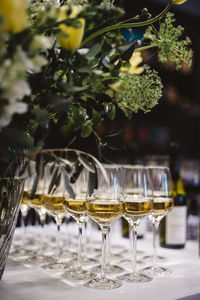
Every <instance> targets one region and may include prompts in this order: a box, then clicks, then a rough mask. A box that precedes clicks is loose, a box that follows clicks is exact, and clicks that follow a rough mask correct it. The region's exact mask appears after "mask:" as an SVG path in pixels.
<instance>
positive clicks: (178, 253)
mask: <svg viewBox="0 0 200 300" xmlns="http://www.w3.org/2000/svg"><path fill="white" fill-rule="evenodd" d="M118 242H119V240H118ZM121 243H122V244H123V243H127V241H125V239H122V238H121ZM127 245H128V244H127ZM138 248H139V249H143V250H145V252H147V251H149V252H151V251H152V245H151V235H150V234H149V235H148V236H147V238H146V239H143V240H139V241H138ZM159 254H161V255H163V256H166V257H167V259H168V260H167V266H168V267H169V268H170V269H171V270H172V274H170V275H165V276H162V277H157V278H154V279H153V281H151V282H148V283H137V284H132V283H125V282H123V284H122V286H121V287H120V288H118V289H115V290H108V291H101V290H94V289H91V288H87V287H85V286H83V285H80V284H74V283H73V284H66V283H65V282H63V281H62V280H60V279H58V278H55V277H53V276H52V275H50V274H49V273H48V272H47V271H44V270H42V269H40V268H36V267H34V268H33V267H32V268H28V267H25V266H24V265H23V264H22V263H20V262H14V261H12V260H10V259H8V262H7V266H6V269H5V273H4V276H3V279H2V280H1V281H0V300H67V299H70V300H84V299H85V300H86V299H87V300H102V299H103V300H111V299H113V300H122V299H124V300H125V299H126V300H134V299H136V300H143V299H147V300H175V299H181V300H183V299H184V300H186V299H187V300H199V299H200V257H199V255H198V243H197V241H188V242H187V246H186V248H185V249H182V250H171V249H164V248H159Z"/></svg>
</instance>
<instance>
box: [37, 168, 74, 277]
mask: <svg viewBox="0 0 200 300" xmlns="http://www.w3.org/2000/svg"><path fill="white" fill-rule="evenodd" d="M51 170H54V173H55V172H57V178H59V181H60V184H59V185H58V184H57V185H56V186H53V184H52V178H53V177H52V176H53V175H52V174H51V173H53V171H51ZM57 170H59V171H57ZM51 175H52V176H51ZM43 205H44V208H45V209H46V210H47V212H48V214H50V215H51V216H53V218H54V220H55V222H56V226H57V234H56V255H55V261H53V262H50V263H47V264H44V265H43V266H42V267H43V268H46V269H51V270H56V271H58V272H60V271H63V270H64V269H67V268H68V267H69V258H70V256H68V257H67V258H66V259H67V260H68V262H66V261H64V260H63V259H62V260H61V232H60V227H61V224H62V220H63V218H64V217H65V214H66V212H65V208H64V178H63V172H62V168H61V167H60V166H59V165H56V164H55V163H48V164H47V166H46V168H45V182H44V195H43Z"/></svg>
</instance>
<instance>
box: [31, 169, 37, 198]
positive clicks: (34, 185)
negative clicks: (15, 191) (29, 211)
mask: <svg viewBox="0 0 200 300" xmlns="http://www.w3.org/2000/svg"><path fill="white" fill-rule="evenodd" d="M38 182H39V175H38V174H37V175H36V176H35V178H34V180H33V186H32V189H31V192H30V199H33V198H34V195H35V192H36V191H37V186H38Z"/></svg>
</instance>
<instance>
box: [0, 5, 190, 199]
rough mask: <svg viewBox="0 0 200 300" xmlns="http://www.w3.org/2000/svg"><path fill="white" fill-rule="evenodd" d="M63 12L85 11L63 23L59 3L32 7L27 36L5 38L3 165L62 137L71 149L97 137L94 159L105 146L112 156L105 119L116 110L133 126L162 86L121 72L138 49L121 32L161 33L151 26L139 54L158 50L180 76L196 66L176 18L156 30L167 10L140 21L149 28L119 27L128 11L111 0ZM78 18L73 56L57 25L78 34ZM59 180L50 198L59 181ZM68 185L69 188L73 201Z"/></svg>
mask: <svg viewBox="0 0 200 300" xmlns="http://www.w3.org/2000/svg"><path fill="white" fill-rule="evenodd" d="M63 5H68V7H69V12H71V11H72V10H73V5H82V10H81V11H80V12H79V13H78V15H77V16H74V17H73V18H72V17H70V13H69V14H68V17H67V18H66V19H65V20H62V21H60V19H59V13H60V7H59V5H58V3H57V1H54V0H30V4H29V6H28V16H27V19H28V24H27V27H26V29H25V30H24V31H22V32H20V33H18V34H12V33H9V32H7V33H6V34H5V33H0V44H1V47H0V142H1V145H2V147H1V153H0V159H1V158H2V156H3V155H4V159H5V161H6V158H7V156H8V157H10V156H13V155H14V153H19V157H20V158H21V156H20V155H22V153H24V149H26V152H29V151H30V152H33V151H35V150H38V149H39V150H41V148H42V147H44V148H46V147H49V141H50V145H51V146H52V142H53V143H54V138H55V139H56V138H57V136H58V137H60V136H61V137H62V145H64V146H65V147H69V145H70V146H72V145H73V142H74V141H75V139H76V136H78V137H81V138H87V137H88V136H90V135H93V136H94V137H95V140H96V141H97V151H99V149H100V148H101V147H104V146H109V147H110V148H111V147H112V148H114V146H113V145H111V143H109V142H107V140H106V138H105V137H101V136H99V135H98V130H97V127H98V126H99V125H101V124H102V122H103V121H104V120H105V119H107V118H109V119H110V120H114V119H115V116H116V113H117V109H118V107H119V108H120V109H121V110H123V111H124V113H125V115H126V117H127V118H128V119H131V117H132V112H138V111H139V110H143V111H144V112H149V111H150V110H151V108H152V107H153V106H154V105H156V104H157V103H158V100H159V99H160V97H161V95H162V84H161V81H160V78H159V77H158V74H157V73H156V72H155V71H153V70H152V71H151V70H150V68H149V67H146V68H145V72H144V74H141V75H135V74H132V75H130V74H128V73H122V71H121V66H123V67H125V66H128V67H129V66H130V63H129V59H130V58H131V57H132V54H133V52H134V51H140V48H139V47H140V43H139V42H138V41H134V42H133V43H132V44H126V43H125V40H124V37H123V32H122V30H121V28H129V26H132V27H140V26H141V27H143V26H146V25H148V24H151V23H152V24H153V23H155V27H156V26H157V25H158V26H159V29H158V31H156V30H155V27H154V26H151V27H149V28H148V29H147V31H146V34H145V37H146V44H145V46H144V47H142V48H141V50H142V49H144V48H145V47H146V48H151V47H157V48H158V50H159V51H158V56H159V59H160V61H161V62H166V61H172V62H174V63H175V64H176V66H177V68H180V66H181V62H182V61H187V62H188V63H190V61H191V50H188V46H189V45H190V41H189V39H188V38H186V39H185V40H181V39H180V38H181V35H182V33H183V29H182V28H181V27H180V26H179V27H177V28H176V27H175V26H174V18H173V16H172V15H171V14H168V15H167V17H166V20H165V21H164V22H163V21H161V23H160V24H159V22H158V21H160V19H161V17H162V16H164V15H165V14H166V12H167V11H168V9H169V8H170V4H168V5H167V6H166V8H165V9H164V10H163V12H161V13H160V14H159V15H158V16H157V17H155V18H153V19H151V18H150V16H149V15H148V16H145V14H143V16H142V18H143V19H145V18H146V19H148V20H147V21H145V20H144V21H141V22H139V21H140V20H139V19H137V21H136V23H129V21H128V20H127V21H126V20H124V19H123V20H122V17H123V16H124V11H123V10H122V9H120V8H118V7H116V6H114V5H113V1H112V0H111V1H110V0H104V1H102V0H89V1H86V0H62V1H60V6H63ZM145 11H146V12H147V10H145ZM80 18H83V19H85V31H84V37H83V40H82V44H81V45H80V48H79V49H77V50H76V51H72V52H70V51H69V50H66V49H64V48H63V47H61V45H60V44H59V33H60V30H61V29H60V26H59V25H60V24H61V23H64V24H65V25H67V26H72V27H77V26H80V21H79V19H80ZM143 19H142V20H143ZM130 24H131V25H130ZM114 29H115V30H114ZM66 38H68V34H66ZM72 38H75V37H74V36H73V37H72ZM116 82H120V85H121V87H120V88H119V91H116V90H115V89H114V88H113V86H114V84H115V83H116ZM63 128H65V129H66V128H67V130H63ZM63 131H64V134H63ZM62 134H63V135H62ZM98 144H99V145H100V146H99V145H98ZM55 145H56V141H55ZM98 146H99V147H98ZM99 153H100V151H99ZM6 155H7V156H6ZM22 156H23V155H22ZM7 161H8V162H9V163H10V160H9V159H8V160H7ZM79 163H80V161H79ZM82 163H83V160H82ZM2 166H3V169H5V167H4V166H5V165H4V164H2ZM66 174H67V171H66ZM67 175H68V174H67ZM54 177H55V178H54V180H53V182H52V190H53V189H54V188H56V184H58V183H59V180H60V179H59V178H60V173H59V172H58V173H57V174H55V176H54ZM65 177H66V180H65V182H66V188H68V189H69V191H70V193H71V194H73V191H71V190H70V187H69V186H70V185H69V183H68V177H67V176H65Z"/></svg>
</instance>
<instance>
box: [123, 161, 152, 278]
mask: <svg viewBox="0 0 200 300" xmlns="http://www.w3.org/2000/svg"><path fill="white" fill-rule="evenodd" d="M123 177H124V182H125V186H124V199H123V202H124V212H123V217H124V218H125V219H126V220H127V221H128V223H129V225H130V239H131V243H132V264H133V270H132V272H131V273H128V274H125V275H123V276H122V277H120V278H121V279H123V280H125V281H127V282H133V283H135V282H148V281H151V280H152V277H150V276H147V275H146V274H144V273H142V272H138V271H137V262H136V250H137V246H136V243H137V231H138V226H139V225H140V222H141V220H142V219H143V218H144V217H146V216H147V215H148V214H149V213H150V212H151V210H152V208H153V191H152V185H151V180H150V175H149V172H148V170H147V169H146V168H145V167H143V166H131V165H130V166H125V167H124V169H123Z"/></svg>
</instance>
